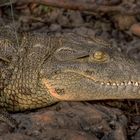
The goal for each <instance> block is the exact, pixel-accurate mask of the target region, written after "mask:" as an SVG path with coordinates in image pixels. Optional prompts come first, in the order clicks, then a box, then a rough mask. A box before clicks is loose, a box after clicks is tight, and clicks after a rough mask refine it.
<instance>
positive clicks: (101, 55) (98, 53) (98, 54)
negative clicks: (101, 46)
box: [90, 51, 109, 62]
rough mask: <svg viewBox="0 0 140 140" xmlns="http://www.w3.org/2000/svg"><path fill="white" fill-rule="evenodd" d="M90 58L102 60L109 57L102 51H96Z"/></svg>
mask: <svg viewBox="0 0 140 140" xmlns="http://www.w3.org/2000/svg"><path fill="white" fill-rule="evenodd" d="M90 58H91V60H94V61H101V62H104V61H107V60H108V59H109V55H108V54H107V53H105V52H103V51H96V52H94V53H93V54H92V55H91V57H90Z"/></svg>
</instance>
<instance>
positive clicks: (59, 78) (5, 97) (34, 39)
mask: <svg viewBox="0 0 140 140" xmlns="http://www.w3.org/2000/svg"><path fill="white" fill-rule="evenodd" d="M0 30H1V32H0V65H1V68H0V107H2V108H4V109H5V110H7V111H12V112H18V111H25V110H31V109H36V108H42V107H46V106H49V105H52V104H54V103H56V102H59V101H89V100H106V99H140V62H138V61H136V60H133V59H130V58H128V57H127V56H126V55H124V54H123V53H122V52H121V51H120V50H119V49H118V47H117V46H114V45H113V44H111V43H109V42H107V41H105V40H103V39H102V38H101V37H97V36H92V35H88V34H78V33H73V32H67V33H61V34H59V33H57V34H53V33H50V34H47V33H38V32H32V33H18V41H17V38H16V37H15V35H14V32H13V30H12V29H11V28H10V27H9V26H5V27H3V28H2V29H0Z"/></svg>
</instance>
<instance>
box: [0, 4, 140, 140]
mask: <svg viewBox="0 0 140 140" xmlns="http://www.w3.org/2000/svg"><path fill="white" fill-rule="evenodd" d="M12 10H13V12H11V6H3V7H0V16H1V20H0V22H1V25H2V26H4V24H5V23H6V24H15V25H16V26H15V27H16V29H17V30H18V31H22V32H23V31H27V32H28V31H30V32H31V31H37V32H42V31H45V32H48V33H49V32H66V31H74V32H81V33H85V32H91V33H92V34H96V35H99V36H101V37H103V38H104V39H105V40H107V41H109V42H111V43H112V44H114V45H117V47H118V49H120V50H121V51H123V52H124V55H128V57H131V58H132V59H137V60H138V61H140V36H135V35H134V34H135V31H133V30H132V28H131V27H132V25H133V24H135V23H138V22H140V16H139V15H135V16H129V17H127V16H126V15H119V14H112V13H110V14H102V15H98V14H95V13H89V12H79V11H72V10H65V9H58V8H53V7H47V6H43V5H38V4H35V3H32V4H28V5H27V4H22V5H18V4H16V5H13V9H12ZM12 15H14V18H13V16H12ZM12 116H13V117H14V118H15V119H16V120H17V122H18V124H19V125H18V128H16V129H12V128H10V127H9V126H8V125H7V124H5V123H3V122H1V124H0V140H7V139H9V140H16V139H19V140H25V139H26V140H126V139H128V140H139V139H140V100H121V101H110V100H109V101H98V102H97V101H92V102H61V103H57V104H55V105H53V106H50V107H46V108H43V109H39V110H34V111H30V112H22V113H15V114H12Z"/></svg>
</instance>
